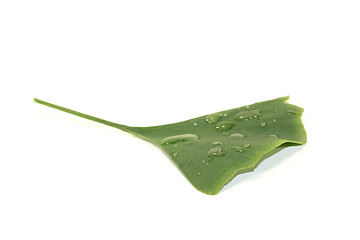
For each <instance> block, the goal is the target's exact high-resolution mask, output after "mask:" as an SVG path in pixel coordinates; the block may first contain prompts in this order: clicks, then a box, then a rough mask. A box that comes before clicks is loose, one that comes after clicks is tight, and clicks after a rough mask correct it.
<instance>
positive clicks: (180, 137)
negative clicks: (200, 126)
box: [160, 134, 199, 145]
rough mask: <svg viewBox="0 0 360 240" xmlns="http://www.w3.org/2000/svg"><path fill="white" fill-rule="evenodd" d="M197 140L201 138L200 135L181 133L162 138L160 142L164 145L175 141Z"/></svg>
mask: <svg viewBox="0 0 360 240" xmlns="http://www.w3.org/2000/svg"><path fill="white" fill-rule="evenodd" d="M197 140H199V137H198V136H197V135H195V134H181V135H175V136H170V137H166V138H164V139H163V140H161V142H160V143H161V144H162V145H167V144H173V143H177V142H182V141H186V142H192V141H197Z"/></svg>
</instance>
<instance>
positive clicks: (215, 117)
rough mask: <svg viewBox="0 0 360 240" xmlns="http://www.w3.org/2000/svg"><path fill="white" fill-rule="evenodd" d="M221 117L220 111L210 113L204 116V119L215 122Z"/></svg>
mask: <svg viewBox="0 0 360 240" xmlns="http://www.w3.org/2000/svg"><path fill="white" fill-rule="evenodd" d="M221 117H222V115H221V113H212V114H209V115H207V116H206V117H205V120H206V121H207V122H208V123H214V122H217V121H219V119H220V118H221Z"/></svg>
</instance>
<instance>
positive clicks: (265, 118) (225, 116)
mask: <svg viewBox="0 0 360 240" xmlns="http://www.w3.org/2000/svg"><path fill="white" fill-rule="evenodd" d="M288 98H289V97H282V98H276V99H273V100H269V101H264V102H259V103H255V104H252V105H248V106H244V107H239V108H234V109H230V110H226V111H221V112H216V113H213V114H209V115H206V116H201V117H198V118H194V119H190V120H187V121H183V122H178V123H173V124H167V125H160V126H152V127H130V126H126V125H122V124H117V123H113V122H109V121H106V120H103V119H100V118H96V117H93V116H89V115H87V114H83V113H80V112H76V111H73V110H70V109H67V108H63V107H60V106H57V105H54V104H51V103H48V102H44V101H41V100H39V99H34V101H35V102H37V103H40V104H43V105H46V106H49V107H52V108H56V109H59V110H61V111H64V112H67V113H71V114H74V115H77V116H79V117H83V118H86V119H89V120H92V121H95V122H99V123H102V124H105V125H109V126H112V127H115V128H118V129H121V130H123V131H126V132H129V133H131V134H133V135H136V136H138V137H140V138H142V139H144V140H147V141H149V142H151V143H153V144H154V145H155V146H157V147H159V148H160V149H161V150H162V151H163V152H164V153H165V154H166V155H167V156H168V157H169V158H170V159H171V160H172V162H173V163H174V164H175V166H176V167H177V168H178V169H179V170H180V171H181V172H182V173H183V175H184V176H185V177H186V178H187V179H188V180H189V182H190V183H191V184H192V185H193V186H194V187H195V188H196V189H198V190H199V191H201V192H203V193H206V194H211V195H213V194H217V193H218V192H219V191H220V190H221V189H222V188H223V187H224V186H225V185H226V184H227V183H228V182H229V181H231V180H232V179H233V178H234V177H235V176H236V175H238V174H241V173H245V172H250V171H253V170H254V169H255V168H256V167H257V166H258V165H259V164H260V163H261V162H262V161H263V160H264V159H265V158H267V157H269V156H271V155H272V154H274V153H276V152H278V151H280V150H281V149H283V148H285V147H287V146H291V145H299V144H304V143H306V132H305V129H304V127H303V124H302V122H301V114H302V112H303V109H302V108H300V107H297V106H294V105H291V104H288V103H286V100H288Z"/></svg>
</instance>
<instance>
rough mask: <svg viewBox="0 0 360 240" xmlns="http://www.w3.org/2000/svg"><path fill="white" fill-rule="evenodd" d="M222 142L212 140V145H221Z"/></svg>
mask: <svg viewBox="0 0 360 240" xmlns="http://www.w3.org/2000/svg"><path fill="white" fill-rule="evenodd" d="M221 144H222V142H219V141H215V142H212V145H215V146H217V145H221Z"/></svg>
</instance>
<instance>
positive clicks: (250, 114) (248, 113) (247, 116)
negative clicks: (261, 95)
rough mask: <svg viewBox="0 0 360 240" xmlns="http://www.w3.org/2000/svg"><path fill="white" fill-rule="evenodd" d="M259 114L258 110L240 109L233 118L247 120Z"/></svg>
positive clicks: (257, 116)
mask: <svg viewBox="0 0 360 240" xmlns="http://www.w3.org/2000/svg"><path fill="white" fill-rule="evenodd" d="M260 117H261V114H260V112H259V110H250V111H242V112H239V113H237V114H236V115H235V120H239V121H247V120H250V119H256V118H260Z"/></svg>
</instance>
